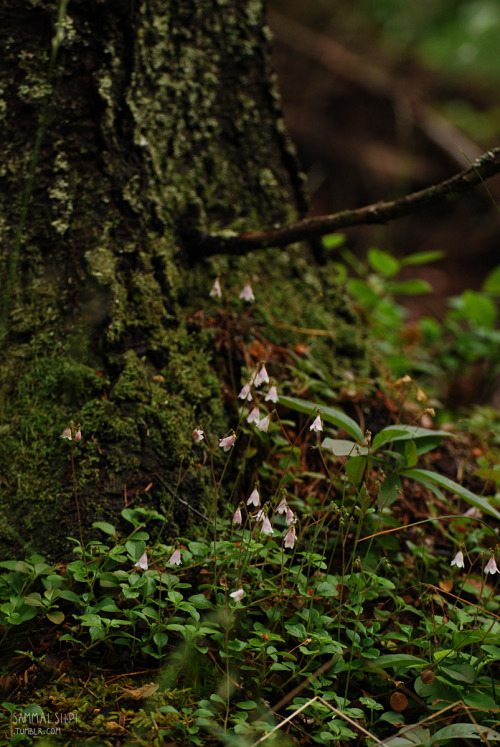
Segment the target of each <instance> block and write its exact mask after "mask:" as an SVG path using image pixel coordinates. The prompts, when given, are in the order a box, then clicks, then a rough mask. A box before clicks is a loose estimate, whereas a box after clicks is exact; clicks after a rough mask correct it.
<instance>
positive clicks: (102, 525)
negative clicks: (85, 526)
mask: <svg viewBox="0 0 500 747" xmlns="http://www.w3.org/2000/svg"><path fill="white" fill-rule="evenodd" d="M92 526H93V527H94V529H100V530H101V532H104V534H111V535H113V536H115V537H116V529H115V528H114V526H113V524H109V523H108V522H107V521H94V523H93V524H92Z"/></svg>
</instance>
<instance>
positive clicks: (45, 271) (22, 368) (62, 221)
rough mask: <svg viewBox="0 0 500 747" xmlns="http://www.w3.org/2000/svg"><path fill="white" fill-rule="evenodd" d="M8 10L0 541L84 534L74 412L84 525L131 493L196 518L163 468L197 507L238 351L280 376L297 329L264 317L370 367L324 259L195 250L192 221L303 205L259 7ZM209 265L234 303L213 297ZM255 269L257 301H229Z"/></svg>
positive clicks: (335, 356) (331, 357)
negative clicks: (202, 434) (203, 462)
mask: <svg viewBox="0 0 500 747" xmlns="http://www.w3.org/2000/svg"><path fill="white" fill-rule="evenodd" d="M1 13H2V17H1V18H0V44H1V49H2V56H1V62H0V65H1V66H2V75H1V78H0V80H1V81H2V89H0V117H1V119H2V138H3V143H2V160H1V171H0V182H1V196H0V199H1V221H0V234H1V252H2V254H1V266H0V272H1V278H2V288H3V293H2V304H3V312H2V320H1V328H0V335H1V337H2V338H3V343H2V362H1V370H0V376H1V379H0V385H1V390H0V391H1V414H2V425H1V437H2V438H1V445H0V460H1V461H0V468H1V475H0V479H1V490H2V499H1V501H2V510H3V512H4V521H3V522H2V524H1V527H0V556H5V555H6V554H8V555H9V556H11V557H12V556H13V555H15V554H16V553H17V554H19V553H23V554H24V553H26V552H28V551H29V550H43V551H44V552H45V553H46V554H49V555H50V556H52V557H62V556H63V555H64V554H65V552H67V549H68V545H67V542H66V539H65V538H66V537H67V536H77V531H78V530H77V528H76V513H75V504H74V501H73V498H72V495H73V482H72V470H71V457H70V448H69V444H68V442H67V441H64V440H61V438H60V436H61V433H62V432H63V430H64V429H65V427H66V426H67V424H68V421H70V420H73V421H74V423H75V424H76V423H81V424H82V433H83V438H82V441H81V442H80V443H79V444H74V445H75V466H76V475H77V481H78V489H79V496H80V502H81V508H82V518H83V523H84V526H87V527H88V525H89V524H90V523H91V522H92V521H93V520H97V519H101V520H104V519H105V520H108V521H111V520H113V518H114V516H115V515H117V514H118V513H119V511H120V510H121V509H122V508H123V507H124V505H127V504H134V505H138V504H140V503H144V504H147V505H154V506H155V507H156V508H158V507H160V508H162V509H164V510H166V511H167V512H168V516H169V523H168V525H167V531H168V533H169V534H170V535H171V536H173V535H175V534H176V533H179V532H187V531H188V530H189V529H188V527H187V526H186V525H187V523H188V519H191V518H192V519H193V520H194V522H196V520H198V521H199V519H197V516H196V515H195V514H191V513H189V512H188V510H187V509H186V506H185V504H184V503H180V502H178V501H176V500H174V499H173V498H172V494H171V492H170V491H168V489H165V487H163V486H162V485H161V483H160V482H158V481H157V480H156V478H155V474H158V475H160V476H161V477H162V479H163V481H164V482H166V483H167V485H171V486H172V488H174V493H175V492H176V487H175V486H176V485H177V482H178V478H179V474H180V473H182V474H184V473H185V472H186V470H187V472H186V477H185V478H184V480H183V484H182V486H181V489H180V495H181V496H182V497H183V499H184V500H185V501H187V502H188V503H190V504H191V506H192V507H195V508H198V509H200V508H202V509H203V510H204V511H208V508H207V505H208V502H209V500H210V475H209V471H208V470H206V469H197V468H196V466H191V468H190V469H188V466H189V465H190V464H193V465H196V462H197V460H198V459H200V456H199V455H200V453H201V452H200V451H199V447H196V446H194V445H193V443H192V436H191V433H192V430H193V428H194V427H195V426H196V425H197V424H198V423H199V422H203V425H204V427H205V429H206V430H207V431H208V432H210V433H212V434H214V438H215V436H218V437H221V436H222V435H224V433H225V432H226V431H227V430H228V428H229V427H230V426H231V424H232V423H233V420H234V413H235V407H234V402H235V397H234V391H235V389H239V387H240V385H241V384H240V367H241V365H242V363H244V362H246V364H247V365H252V364H253V363H255V362H257V361H258V359H259V356H261V357H262V358H266V359H268V360H269V361H270V362H271V364H273V363H274V366H275V370H274V373H275V374H277V373H278V372H279V370H280V369H279V362H280V360H281V362H282V356H281V358H280V355H278V353H276V345H277V344H278V343H281V342H283V341H286V340H288V341H294V342H298V341H301V342H302V343H303V342H304V338H303V334H302V333H300V332H297V331H296V332H294V331H293V330H292V331H290V330H288V331H285V330H284V329H281V328H280V329H277V328H276V327H275V320H279V321H280V322H281V323H284V324H285V325H288V327H294V326H295V327H307V328H311V327H314V328H321V329H331V330H332V335H331V337H325V336H316V337H313V338H311V340H307V343H308V345H309V346H310V348H311V349H313V350H314V351H316V354H317V356H318V358H319V359H321V360H322V361H323V363H324V364H325V365H328V366H331V367H333V366H334V365H335V366H338V367H340V368H344V369H345V368H347V367H349V366H350V365H351V363H352V361H356V363H355V365H356V367H357V369H358V370H364V371H365V372H366V370H367V363H366V355H365V349H364V345H363V340H362V337H363V335H362V332H359V331H358V330H357V328H356V325H355V322H354V317H353V315H352V313H351V312H350V309H349V306H348V304H347V303H346V301H345V299H344V298H343V295H342V293H339V289H338V286H337V283H336V280H335V278H334V273H333V272H332V271H331V270H330V271H329V272H325V271H324V270H322V271H318V270H316V269H315V268H314V267H313V263H312V262H311V258H310V257H309V256H308V254H307V251H308V250H307V248H305V247H303V246H300V247H298V246H296V247H293V248H291V249H289V251H284V250H268V251H266V252H259V253H256V254H255V255H252V256H247V257H216V258H213V259H211V260H209V261H208V260H203V261H200V262H196V246H195V245H193V243H192V240H190V237H192V236H193V235H194V234H195V233H196V232H197V231H198V232H201V233H206V232H213V231H219V232H220V231H232V232H243V231H248V230H256V229H259V228H264V227H267V226H270V225H272V224H284V223H286V222H289V221H291V220H294V219H296V218H297V216H298V215H301V214H303V213H304V211H305V207H306V205H305V198H304V193H303V182H302V178H301V176H300V174H299V173H298V170H297V167H296V162H295V157H294V153H293V149H292V148H291V146H290V144H289V142H288V140H287V137H286V133H285V130H284V125H283V121H282V119H281V116H280V110H279V101H278V98H277V95H276V92H275V90H274V87H273V83H272V76H271V74H270V70H269V59H268V51H269V49H268V48H269V33H268V30H267V28H266V26H265V24H264V11H263V4H262V2H261V0H204V1H203V2H200V0H142V1H135V2H134V0H128V1H127V0H92V1H91V2H89V0H71V2H69V4H68V5H67V7H66V2H65V0H59V5H58V6H57V4H55V3H54V2H52V1H51V0H17V2H16V3H15V4H14V3H4V4H3V6H2V11H1ZM58 19H59V22H58ZM51 54H52V57H51ZM28 200H29V204H28ZM26 208H27V212H26ZM24 217H26V220H24ZM217 275H220V276H221V278H222V280H221V282H222V285H223V287H224V289H225V291H226V292H227V293H228V294H233V297H232V299H231V300H229V301H228V302H227V307H226V308H225V309H223V308H221V304H220V303H219V304H217V303H215V302H214V300H213V299H210V298H209V291H210V288H211V286H212V283H213V281H214V279H215V278H216V276H217ZM248 279H251V280H252V283H253V285H254V290H255V291H256V296H257V301H256V304H255V306H252V307H247V306H246V305H245V304H244V303H243V302H242V301H239V300H238V298H237V296H238V293H239V291H240V290H241V288H242V286H243V285H244V283H245V282H246V281H247V280H248ZM249 308H250V311H249V310H248V309H249ZM253 340H258V341H259V344H258V345H255V344H254V347H253V348H252V350H251V352H250V353H249V352H248V349H249V348H248V346H249V345H250V344H251V343H252V341H253ZM252 354H253V358H252ZM245 356H246V357H245ZM271 368H272V365H271ZM227 385H228V386H227ZM225 386H226V388H227V389H232V390H233V391H232V394H228V392H227V391H226V390H225V389H224V387H225Z"/></svg>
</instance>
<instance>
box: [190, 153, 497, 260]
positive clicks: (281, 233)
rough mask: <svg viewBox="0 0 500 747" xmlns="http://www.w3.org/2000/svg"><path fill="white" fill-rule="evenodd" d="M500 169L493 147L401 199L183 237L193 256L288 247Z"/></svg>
mask: <svg viewBox="0 0 500 747" xmlns="http://www.w3.org/2000/svg"><path fill="white" fill-rule="evenodd" d="M499 172H500V148H494V149H493V150H490V151H488V152H487V153H484V154H483V155H482V156H481V157H480V158H478V159H477V160H476V161H474V163H472V165H471V167H470V168H468V169H465V171H461V172H460V173H459V174H455V176H452V177H451V178H450V179H446V180H445V181H444V182H441V183H440V184H435V185H432V186H430V187H426V188H425V189H421V190H419V191H418V192H412V193H411V194H409V195H406V196H405V197H401V198H400V199H398V200H388V201H386V202H384V201H380V202H375V203H373V204H371V205H366V206H365V207H361V208H356V209H355V210H343V211H342V212H340V213H334V214H333V215H324V216H320V217H318V218H305V219H304V220H301V221H298V222H297V223H293V224H292V225H290V226H283V227H282V228H272V229H270V230H267V231H254V232H250V233H242V234H236V233H229V232H224V233H211V234H202V233H200V232H193V233H191V234H190V235H189V236H185V237H184V238H185V241H186V245H187V249H188V253H189V255H190V257H191V258H192V259H202V258H204V257H210V256H212V255H215V254H232V255H242V254H247V253H248V252H250V251H254V250H256V249H266V248H269V247H278V246H287V245H288V244H293V243H295V242H296V241H308V240H310V239H313V238H317V237H319V236H325V235H326V234H329V233H333V232H334V231H337V230H338V229H339V228H346V227H347V226H361V225H368V224H377V223H387V222H388V221H391V220H394V219H395V218H401V217H402V216H405V215H412V214H413V213H416V212H418V211H419V210H423V209H425V208H430V207H436V206H437V205H441V204H443V203H445V202H451V201H453V200H455V199H457V198H458V197H459V196H460V195H462V194H464V193H466V192H468V191H469V190H471V189H473V188H474V187H476V186H477V185H478V184H480V183H482V182H483V181H484V180H486V179H489V178H490V177H492V176H494V175H495V174H498V173H499Z"/></svg>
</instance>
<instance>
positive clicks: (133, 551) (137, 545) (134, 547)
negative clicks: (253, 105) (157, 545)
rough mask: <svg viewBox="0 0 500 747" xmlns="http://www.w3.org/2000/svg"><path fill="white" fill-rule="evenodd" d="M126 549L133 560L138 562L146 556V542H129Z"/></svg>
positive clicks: (126, 543)
mask: <svg viewBox="0 0 500 747" xmlns="http://www.w3.org/2000/svg"><path fill="white" fill-rule="evenodd" d="M125 547H126V549H127V552H128V554H129V555H131V556H132V559H133V560H135V561H137V560H139V558H140V557H141V556H142V555H143V554H144V552H145V550H146V543H145V542H144V540H128V542H125Z"/></svg>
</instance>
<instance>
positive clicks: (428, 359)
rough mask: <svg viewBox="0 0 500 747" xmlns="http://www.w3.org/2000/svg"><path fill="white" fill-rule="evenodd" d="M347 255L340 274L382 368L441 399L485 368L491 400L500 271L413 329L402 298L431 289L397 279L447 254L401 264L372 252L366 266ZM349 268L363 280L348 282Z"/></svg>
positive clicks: (497, 354)
mask: <svg viewBox="0 0 500 747" xmlns="http://www.w3.org/2000/svg"><path fill="white" fill-rule="evenodd" d="M341 254H342V256H343V258H344V261H345V263H346V264H345V265H338V268H339V272H340V274H341V276H342V277H343V278H344V280H345V282H346V285H347V287H348V289H349V292H350V293H351V295H352V296H353V297H354V298H355V299H356V300H357V302H358V304H359V306H360V308H361V310H362V313H363V315H364V317H365V320H366V323H367V325H369V328H370V330H371V332H372V337H373V341H374V345H375V347H376V351H377V353H378V358H379V360H380V363H381V364H382V365H384V366H386V367H388V368H389V370H390V372H391V373H392V374H393V375H395V376H402V375H405V374H408V373H417V374H418V375H419V377H420V381H421V382H422V384H423V385H424V386H425V387H426V388H427V387H430V388H431V389H432V390H434V391H438V392H441V393H442V392H444V391H445V390H446V387H447V386H448V385H450V382H451V384H453V380H454V378H457V377H460V378H462V379H466V378H467V377H471V378H474V377H476V376H477V374H478V367H479V368H480V373H481V379H480V386H481V393H482V396H483V397H484V398H487V397H488V395H489V393H490V392H491V390H492V388H493V387H494V385H495V382H496V381H497V379H498V376H499V374H500V330H499V329H498V300H499V298H500V267H496V268H495V269H494V270H492V271H491V272H490V273H489V275H488V276H487V277H486V279H485V281H484V283H483V286H482V289H481V291H472V290H465V291H463V293H462V294H461V295H460V296H457V297H454V298H451V299H449V302H448V303H449V307H450V308H449V311H448V312H447V313H446V315H445V317H444V319H442V320H439V319H436V318H434V317H427V316H423V317H421V318H420V319H419V320H418V321H415V322H412V323H411V325H410V326H408V325H407V323H406V317H407V312H406V309H405V308H404V306H402V305H401V304H400V303H399V301H398V298H399V297H401V296H413V295H418V294H421V293H428V292H429V291H430V290H431V288H430V286H429V285H428V283H427V282H425V281H423V280H419V279H418V278H415V279H410V280H402V281H398V279H397V276H398V274H399V272H400V271H401V270H402V269H403V268H404V267H407V266H415V265H420V264H427V263H429V262H433V261H435V260H438V259H440V257H441V256H442V253H441V252H417V253H415V254H412V255H409V256H408V257H405V258H404V259H402V260H398V259H396V258H394V257H393V256H392V255H390V254H388V253H387V252H382V251H380V250H379V249H370V250H369V251H368V255H367V261H366V263H363V262H361V261H360V260H359V259H358V258H357V257H355V256H353V255H352V254H351V253H350V252H349V251H348V250H345V249H344V250H341ZM347 266H350V267H351V269H352V270H353V272H354V273H355V274H357V275H358V276H359V277H348V274H347ZM351 435H352V434H351Z"/></svg>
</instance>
